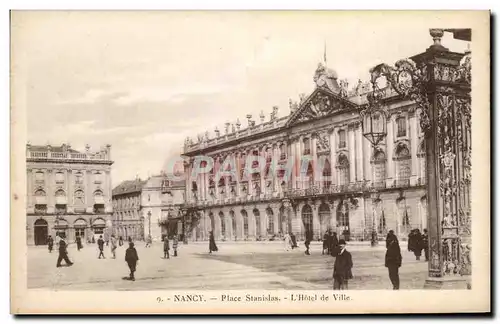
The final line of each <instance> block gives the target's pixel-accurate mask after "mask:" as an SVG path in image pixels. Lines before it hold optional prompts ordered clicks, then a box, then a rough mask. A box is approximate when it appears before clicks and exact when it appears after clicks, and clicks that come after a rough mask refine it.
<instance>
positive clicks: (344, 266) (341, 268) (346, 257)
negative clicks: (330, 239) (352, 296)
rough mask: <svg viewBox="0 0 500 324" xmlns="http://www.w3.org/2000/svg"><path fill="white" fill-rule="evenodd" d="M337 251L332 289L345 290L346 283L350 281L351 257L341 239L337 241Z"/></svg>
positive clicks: (346, 287)
mask: <svg viewBox="0 0 500 324" xmlns="http://www.w3.org/2000/svg"><path fill="white" fill-rule="evenodd" d="M339 249H340V250H339V253H338V254H337V257H336V258H335V264H334V266H333V289H334V290H347V289H348V281H349V279H352V256H351V253H349V251H347V250H346V242H345V240H343V239H341V240H340V241H339Z"/></svg>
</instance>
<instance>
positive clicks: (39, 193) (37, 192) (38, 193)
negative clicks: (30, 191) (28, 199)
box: [35, 189, 46, 197]
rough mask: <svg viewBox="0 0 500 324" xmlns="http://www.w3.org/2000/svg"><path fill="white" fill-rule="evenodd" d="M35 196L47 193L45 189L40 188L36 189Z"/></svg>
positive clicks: (42, 195)
mask: <svg viewBox="0 0 500 324" xmlns="http://www.w3.org/2000/svg"><path fill="white" fill-rule="evenodd" d="M35 196H38V197H45V196H46V194H45V191H43V190H42V189H38V190H37V191H35Z"/></svg>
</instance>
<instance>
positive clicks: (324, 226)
mask: <svg viewBox="0 0 500 324" xmlns="http://www.w3.org/2000/svg"><path fill="white" fill-rule="evenodd" d="M330 218H331V216H330V207H329V206H328V205H327V204H321V206H319V224H320V227H321V233H324V232H325V231H326V230H328V229H329V228H330Z"/></svg>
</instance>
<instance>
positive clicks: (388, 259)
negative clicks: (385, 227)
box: [385, 230, 403, 290]
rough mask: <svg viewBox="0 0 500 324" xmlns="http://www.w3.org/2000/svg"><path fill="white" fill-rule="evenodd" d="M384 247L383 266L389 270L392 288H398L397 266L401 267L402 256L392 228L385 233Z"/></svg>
mask: <svg viewBox="0 0 500 324" xmlns="http://www.w3.org/2000/svg"><path fill="white" fill-rule="evenodd" d="M386 247H387V251H386V252H385V266H386V267H387V269H388V270H389V279H390V280H391V283H392V289H394V290H399V268H400V267H401V262H402V260H403V257H402V256H401V248H400V247H399V242H398V238H397V236H396V235H395V234H394V231H392V230H391V231H389V234H387V239H386Z"/></svg>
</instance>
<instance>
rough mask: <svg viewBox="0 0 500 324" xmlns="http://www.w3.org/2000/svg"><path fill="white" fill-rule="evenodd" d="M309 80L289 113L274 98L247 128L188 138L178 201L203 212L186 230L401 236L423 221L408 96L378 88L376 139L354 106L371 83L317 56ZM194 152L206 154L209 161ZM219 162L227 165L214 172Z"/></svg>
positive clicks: (420, 149)
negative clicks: (353, 79)
mask: <svg viewBox="0 0 500 324" xmlns="http://www.w3.org/2000/svg"><path fill="white" fill-rule="evenodd" d="M314 82H315V83H316V88H315V90H314V91H313V92H312V93H311V94H310V95H309V96H305V95H301V96H300V100H299V102H292V100H290V111H291V113H290V115H288V116H285V117H281V118H279V117H278V116H277V113H278V108H277V107H274V108H273V111H272V113H271V116H270V119H268V120H265V119H266V118H265V115H264V114H263V113H261V114H260V116H259V117H260V123H259V122H257V121H254V120H252V116H250V115H248V116H247V118H248V127H246V128H243V129H242V128H241V123H240V122H239V120H238V121H237V122H236V123H235V124H234V125H231V124H230V123H226V128H225V131H224V133H223V134H221V132H220V131H219V130H218V129H216V130H215V136H213V137H211V136H210V134H209V133H208V132H206V133H205V134H203V135H198V140H197V141H195V140H192V139H190V138H187V139H186V141H185V144H184V154H183V156H184V157H185V158H186V163H185V174H186V176H187V182H186V194H187V197H186V199H187V201H186V208H190V209H192V210H197V211H199V212H200V213H201V215H202V216H201V220H200V222H199V225H198V228H197V229H195V230H194V231H193V234H192V235H193V239H196V240H205V239H207V238H208V232H209V231H210V230H213V231H214V234H215V236H216V238H217V239H225V240H256V239H258V240H266V239H270V238H271V237H273V236H275V235H278V236H279V235H282V234H283V233H285V232H293V233H295V234H296V235H297V236H298V237H299V238H301V239H303V238H304V234H305V233H306V231H310V232H312V233H313V234H314V238H315V239H319V238H320V237H321V236H322V234H323V233H324V232H325V231H326V230H327V229H332V230H334V231H336V232H337V233H338V234H339V235H341V236H343V237H345V238H346V239H349V240H369V239H370V237H371V232H372V230H375V231H376V232H377V233H378V234H379V238H381V239H382V238H383V237H384V236H385V235H386V233H387V231H388V230H391V229H392V230H394V231H395V232H396V233H397V234H398V235H399V236H401V238H404V237H406V236H407V234H408V232H409V230H410V229H413V228H419V229H423V228H425V227H426V218H427V216H426V214H427V211H426V196H425V195H426V191H425V172H426V171H425V153H424V152H425V149H424V146H423V134H422V132H421V130H420V127H419V125H420V123H419V112H418V111H417V110H416V106H415V104H414V103H413V102H410V101H407V100H402V99H401V98H400V97H399V96H397V94H396V93H395V92H394V91H393V90H392V89H391V88H385V97H384V105H385V107H386V110H387V136H386V138H385V140H384V141H383V142H382V143H381V144H379V145H378V146H377V147H375V148H374V147H372V145H371V144H370V142H369V141H368V140H367V139H366V138H365V137H364V136H363V133H362V126H361V124H360V114H359V112H360V110H361V109H363V108H364V107H366V105H367V99H366V95H367V93H368V92H370V91H371V86H370V85H369V83H362V82H361V81H360V82H359V83H358V84H357V85H356V86H355V87H354V88H353V89H349V88H348V85H347V83H346V82H345V81H340V82H339V80H337V76H336V73H335V71H333V70H331V69H328V68H327V67H326V66H323V65H322V64H320V65H319V66H318V69H317V70H316V73H315V75H314ZM200 156H208V157H210V158H211V159H213V161H214V162H213V167H212V166H211V165H209V164H210V162H206V161H205V160H204V158H200ZM249 157H251V158H249ZM254 158H255V159H257V158H261V160H260V161H261V162H255V159H254ZM227 161H234V162H232V163H231V162H229V163H228V162H227ZM250 164H252V165H250ZM200 167H201V169H202V170H203V169H204V168H211V170H210V171H209V172H197V170H200ZM249 167H251V168H254V169H253V170H254V171H255V168H256V169H258V170H259V171H258V173H256V172H254V173H252V174H249V172H248V170H247V169H248V168H249ZM220 170H222V171H228V173H226V174H225V175H224V176H222V177H219V176H218V175H219V174H221V173H220V172H219V171H220ZM245 170H247V171H245ZM273 170H275V172H273ZM193 171H194V172H193ZM231 172H234V173H232V176H231V175H230V174H231ZM228 174H229V175H228Z"/></svg>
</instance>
